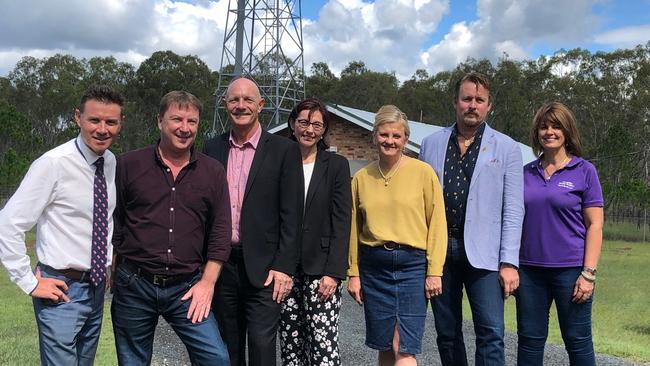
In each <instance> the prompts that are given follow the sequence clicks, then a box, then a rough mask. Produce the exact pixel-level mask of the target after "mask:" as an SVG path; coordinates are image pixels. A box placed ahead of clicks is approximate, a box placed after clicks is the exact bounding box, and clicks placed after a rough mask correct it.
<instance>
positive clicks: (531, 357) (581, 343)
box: [516, 265, 596, 366]
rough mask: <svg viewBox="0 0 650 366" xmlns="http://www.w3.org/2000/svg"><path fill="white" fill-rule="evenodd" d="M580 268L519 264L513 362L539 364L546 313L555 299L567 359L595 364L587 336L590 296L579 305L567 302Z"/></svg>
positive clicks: (585, 365) (581, 365)
mask: <svg viewBox="0 0 650 366" xmlns="http://www.w3.org/2000/svg"><path fill="white" fill-rule="evenodd" d="M580 271H582V268H581V267H571V268H547V267H533V266H524V265H522V266H521V267H520V268H519V282H520V284H519V289H518V290H517V292H516V297H517V334H518V335H519V342H518V347H517V364H519V365H526V366H528V365H533V366H534V365H542V364H543V362H544V345H545V344H546V337H547V336H548V316H549V309H550V308H551V303H552V302H553V301H555V307H556V309H557V316H558V320H559V322H560V331H561V332H562V339H563V340H564V346H565V348H566V350H567V352H568V354H569V362H570V364H571V365H576V366H589V365H595V364H596V360H595V355H594V345H593V342H592V339H591V306H592V298H590V299H589V300H587V302H585V303H583V304H576V303H574V302H572V301H571V298H572V296H573V288H574V286H575V283H576V280H577V279H578V276H579V275H580Z"/></svg>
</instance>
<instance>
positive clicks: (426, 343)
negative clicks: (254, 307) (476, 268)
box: [152, 295, 640, 366]
mask: <svg viewBox="0 0 650 366" xmlns="http://www.w3.org/2000/svg"><path fill="white" fill-rule="evenodd" d="M343 299H344V300H343V307H342V310H341V323H340V341H339V343H340V347H341V358H342V361H343V365H345V366H366V365H375V364H376V362H377V361H376V359H377V352H376V351H374V350H371V349H370V348H368V347H366V346H365V345H364V339H365V327H364V321H363V309H362V307H360V306H358V305H356V304H355V303H354V302H353V301H352V299H351V298H350V296H347V295H346V296H343ZM464 328H465V329H464V333H465V343H466V345H467V347H468V349H467V354H468V357H469V363H470V364H474V332H473V330H472V326H471V323H468V322H466V323H465V327H464ZM422 345H423V350H422V351H423V353H422V354H421V355H419V356H418V363H419V364H420V365H432V366H437V365H440V360H439V357H438V349H437V347H436V342H435V329H434V326H433V316H431V309H429V316H427V325H426V330H425V333H424V340H423V343H422ZM516 352H517V335H516V334H511V333H507V334H506V364H507V365H515V363H516ZM278 355H279V351H278ZM152 364H153V365H158V366H160V365H174V366H176V365H190V362H189V359H188V357H187V352H186V350H185V347H184V346H183V344H182V343H181V342H180V341H179V339H178V337H177V336H176V335H175V334H174V332H173V330H172V329H171V328H170V327H169V326H168V325H167V323H166V322H165V321H164V320H162V319H161V320H160V323H159V325H158V329H157V330H156V339H155V343H154V355H153V362H152ZM279 364H280V362H279V361H278V365H279ZM596 364H597V365H599V366H633V365H640V364H634V363H632V362H629V361H626V360H624V359H622V358H619V357H614V356H608V355H603V354H598V355H597V356H596ZM544 365H546V366H563V365H568V356H567V354H566V351H565V350H564V347H563V346H561V345H554V344H549V345H547V346H546V352H545V354H544Z"/></svg>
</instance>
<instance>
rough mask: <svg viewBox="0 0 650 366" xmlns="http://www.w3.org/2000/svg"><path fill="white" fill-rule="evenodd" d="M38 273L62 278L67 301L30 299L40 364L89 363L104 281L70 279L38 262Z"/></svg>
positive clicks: (98, 328) (95, 340)
mask: <svg viewBox="0 0 650 366" xmlns="http://www.w3.org/2000/svg"><path fill="white" fill-rule="evenodd" d="M38 268H40V270H41V276H42V277H47V278H56V279H59V280H62V281H65V282H66V284H67V285H68V297H69V298H70V302H67V303H66V302H53V301H52V300H46V299H39V298H35V297H34V298H32V302H33V304H34V313H35V314H36V325H37V326H38V341H39V346H40V353H41V364H42V365H92V364H93V361H94V360H95V352H96V351H97V343H98V342H99V333H100V331H101V327H102V315H103V312H104V290H105V286H104V284H103V283H102V284H100V286H98V287H94V286H93V285H91V284H90V282H88V281H87V279H84V278H82V279H81V280H80V281H72V280H70V279H67V278H66V277H65V276H64V275H62V274H61V273H59V272H57V271H56V270H55V269H53V268H50V267H47V266H43V265H42V264H40V263H39V264H38Z"/></svg>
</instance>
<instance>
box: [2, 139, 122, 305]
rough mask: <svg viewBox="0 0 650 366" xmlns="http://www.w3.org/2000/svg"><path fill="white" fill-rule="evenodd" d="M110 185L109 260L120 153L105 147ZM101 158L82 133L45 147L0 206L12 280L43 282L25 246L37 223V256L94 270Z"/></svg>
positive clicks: (28, 284)
mask: <svg viewBox="0 0 650 366" xmlns="http://www.w3.org/2000/svg"><path fill="white" fill-rule="evenodd" d="M103 157H104V175H105V176H106V188H107V190H108V217H109V220H108V236H107V245H108V247H107V249H108V250H107V253H108V260H107V265H110V261H111V258H112V253H113V247H112V245H111V237H112V236H113V210H114V209H115V198H116V195H115V156H114V155H113V153H111V152H110V151H108V150H107V151H106V152H104V155H103ZM98 158H99V156H98V155H97V154H95V153H94V152H93V151H92V150H91V149H90V148H88V146H87V145H86V144H85V143H84V141H83V139H82V137H81V136H78V137H77V138H76V139H73V140H70V141H68V142H66V143H65V144H63V145H59V146H57V147H55V148H54V149H52V150H50V151H48V152H46V153H45V154H43V155H42V156H41V157H39V158H38V159H36V160H35V161H34V162H33V163H32V165H31V166H30V167H29V170H28V171H27V174H26V175H25V178H23V181H22V182H21V183H20V186H19V187H18V190H17V191H16V193H15V194H14V195H13V196H12V197H11V198H10V199H9V201H8V202H7V204H6V205H5V207H4V208H3V209H2V210H1V211H0V260H1V261H2V264H3V265H4V266H5V268H7V271H8V272H9V277H10V279H11V281H13V282H15V283H16V284H17V285H18V286H19V287H20V288H21V289H22V290H23V291H25V292H26V293H28V294H29V293H31V292H32V291H33V290H34V289H35V288H36V285H37V283H38V281H37V280H36V277H35V276H34V274H33V272H32V268H31V265H30V261H29V257H28V256H27V254H26V248H25V232H27V231H29V230H31V228H32V227H34V224H36V256H37V257H38V260H39V261H40V262H41V263H43V264H45V265H48V266H50V267H53V268H55V269H76V270H80V271H87V270H89V269H90V255H91V247H92V225H93V182H94V178H95V166H94V165H93V163H95V161H96V160H97V159H98Z"/></svg>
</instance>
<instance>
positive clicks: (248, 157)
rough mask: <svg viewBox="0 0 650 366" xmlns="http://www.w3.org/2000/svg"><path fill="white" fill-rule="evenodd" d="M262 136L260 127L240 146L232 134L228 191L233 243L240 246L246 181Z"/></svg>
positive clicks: (230, 139)
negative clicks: (240, 227)
mask: <svg viewBox="0 0 650 366" xmlns="http://www.w3.org/2000/svg"><path fill="white" fill-rule="evenodd" d="M260 136H262V127H261V126H258V127H257V131H255V133H254V134H253V136H251V138H250V139H249V140H248V141H246V142H244V143H243V144H241V145H239V144H237V143H236V142H235V140H234V139H233V137H232V132H230V138H229V139H228V140H229V142H230V151H229V153H228V169H227V178H228V190H229V191H230V214H231V217H232V243H233V245H237V244H239V240H240V236H239V221H240V218H241V207H242V203H243V201H244V193H245V191H246V181H247V180H248V173H250V170H251V165H252V164H253V157H255V151H256V150H257V144H258V143H259V142H260Z"/></svg>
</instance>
